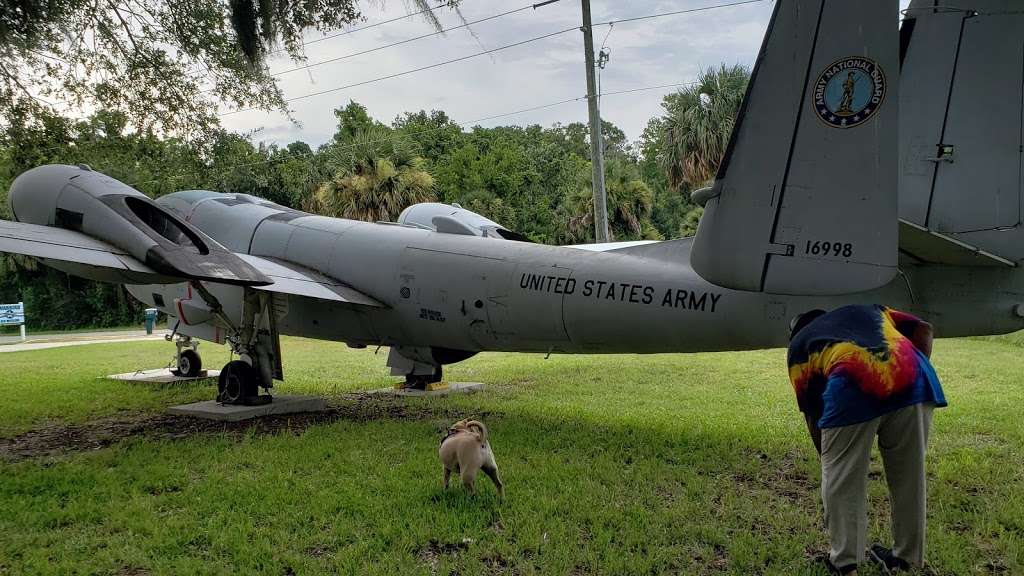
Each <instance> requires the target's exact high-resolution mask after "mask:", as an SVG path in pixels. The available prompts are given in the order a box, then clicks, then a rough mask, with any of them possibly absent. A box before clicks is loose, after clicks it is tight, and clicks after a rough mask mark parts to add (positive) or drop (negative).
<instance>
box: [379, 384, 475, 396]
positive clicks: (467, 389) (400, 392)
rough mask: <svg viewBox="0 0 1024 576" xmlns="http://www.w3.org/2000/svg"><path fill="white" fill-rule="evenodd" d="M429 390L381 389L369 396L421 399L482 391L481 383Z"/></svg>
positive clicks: (452, 385) (435, 387) (436, 387)
mask: <svg viewBox="0 0 1024 576" xmlns="http://www.w3.org/2000/svg"><path fill="white" fill-rule="evenodd" d="M430 388H432V389H430V390H410V389H408V388H398V387H396V388H381V389H380V390H374V391H372V392H370V393H371V394H392V395H394V396H412V397H414V398H421V397H424V396H447V395H449V394H472V393H473V392H479V391H481V390H483V389H484V385H483V383H482V382H448V383H447V386H443V387H438V386H437V385H436V384H435V385H431V386H430Z"/></svg>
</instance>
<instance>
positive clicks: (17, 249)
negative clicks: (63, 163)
mask: <svg viewBox="0 0 1024 576" xmlns="http://www.w3.org/2000/svg"><path fill="white" fill-rule="evenodd" d="M0 252H6V253H10V254H20V255H22V256H32V257H35V258H40V259H42V260H44V261H46V262H47V263H48V264H54V265H55V267H58V268H60V269H68V268H75V270H76V274H78V275H82V272H83V271H87V270H89V269H92V270H93V272H92V273H88V272H87V274H88V275H86V277H87V278H93V279H95V280H104V281H107V282H119V283H123V284H169V283H173V282H180V281H181V279H180V278H172V277H169V276H165V275H163V274H159V273H158V272H156V271H155V270H153V269H152V268H150V267H149V266H146V265H145V264H143V263H142V262H139V261H138V260H137V259H136V258H135V257H134V256H132V255H131V254H129V253H128V252H127V251H125V250H121V249H120V248H115V247H114V246H112V245H110V244H107V243H106V242H103V241H101V240H97V239H95V238H93V237H91V236H88V235H86V234H83V233H81V232H75V231H74V230H65V229H62V228H53V227H51V226H39V225H36V224H26V223H24V222H8V221H6V220H0Z"/></svg>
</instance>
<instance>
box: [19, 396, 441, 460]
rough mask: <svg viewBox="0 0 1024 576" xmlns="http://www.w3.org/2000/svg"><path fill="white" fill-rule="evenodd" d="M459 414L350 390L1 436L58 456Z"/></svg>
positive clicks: (27, 449)
mask: <svg viewBox="0 0 1024 576" xmlns="http://www.w3.org/2000/svg"><path fill="white" fill-rule="evenodd" d="M455 416H456V415H455V414H448V413H446V412H445V411H443V410H432V409H431V408H430V407H428V406H416V405H411V404H408V403H406V402H405V401H403V400H402V399H400V398H394V397H389V396H382V395H370V394H350V395H348V396H345V397H343V398H341V399H339V400H336V401H334V402H332V404H331V406H330V407H329V408H328V409H327V410H325V411H322V412H307V413H298V414H280V415H269V416H262V417H259V418H254V419H252V420H245V421H241V422H217V421H213V420H203V419H200V418H191V417H187V416H173V415H170V414H135V415H125V416H115V417H111V418H102V419H98V420H93V421H91V422H86V423H84V424H77V425H69V424H64V423H54V424H48V425H45V426H42V427H40V428H36V429H34V430H31V431H29V432H26V433H24V434H21V435H19V436H15V437H13V438H3V439H0V459H4V460H8V461H19V460H25V459H29V458H40V457H47V456H59V455H62V454H69V453H74V452H84V451H89V450H100V449H103V448H106V447H108V446H111V445H112V444H115V443H117V442H120V441H121V440H124V439H127V438H134V437H143V438H147V439H156V440H177V439H182V438H188V437H191V436H196V435H203V434H224V433H227V434H234V435H238V436H242V435H246V434H253V433H255V434H277V433H282V432H291V433H293V434H296V435H298V434H302V433H303V432H304V431H305V430H306V429H307V428H309V427H310V426H313V425H316V424H325V423H330V422H335V421H339V420H347V421H352V422H368V421H372V420H426V419H429V418H446V419H458V418H456V417H455Z"/></svg>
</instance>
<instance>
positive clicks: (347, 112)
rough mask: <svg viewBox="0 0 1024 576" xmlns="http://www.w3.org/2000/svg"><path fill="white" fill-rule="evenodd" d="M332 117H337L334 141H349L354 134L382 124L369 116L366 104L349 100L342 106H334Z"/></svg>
mask: <svg viewBox="0 0 1024 576" xmlns="http://www.w3.org/2000/svg"><path fill="white" fill-rule="evenodd" d="M334 117H335V118H337V119H338V129H337V130H335V131H334V141H335V142H340V143H343V142H351V141H352V140H353V139H354V138H355V137H356V135H358V134H361V133H364V132H367V131H368V130H370V129H371V128H373V127H375V126H383V124H381V123H380V122H377V121H376V120H374V119H373V118H371V117H370V113H369V112H367V111H366V106H363V105H362V104H360V103H358V102H356V101H355V100H349V101H348V104H346V105H345V107H344V108H335V109H334Z"/></svg>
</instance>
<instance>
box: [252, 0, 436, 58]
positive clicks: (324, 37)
mask: <svg viewBox="0 0 1024 576" xmlns="http://www.w3.org/2000/svg"><path fill="white" fill-rule="evenodd" d="M449 6H451V2H450V1H448V2H442V3H440V4H438V5H437V6H434V7H432V8H426V9H424V10H420V11H419V12H410V13H408V14H403V15H402V16H396V17H394V18H389V19H387V20H381V21H380V22H374V23H373V24H367V25H366V26H359V27H356V28H349V29H348V30H344V31H341V32H338V33H337V34H330V35H328V36H323V37H321V38H314V39H313V40H304V41H303V42H302V45H303V46H309V45H310V44H317V43H319V42H324V41H327V40H331V39H333V38H339V37H341V36H347V35H349V34H355V33H356V32H361V31H363V30H369V29H370V28H377V27H378V26H383V25H385V24H390V23H392V22H398V21H399V20H405V19H406V18H412V17H413V16H419V15H420V14H426V13H428V12H434V11H435V10H440V9H441V8H447V7H449ZM286 50H287V48H278V49H276V50H273V51H271V52H270V54H277V53H280V52H284V51H286Z"/></svg>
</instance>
